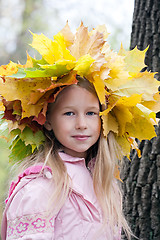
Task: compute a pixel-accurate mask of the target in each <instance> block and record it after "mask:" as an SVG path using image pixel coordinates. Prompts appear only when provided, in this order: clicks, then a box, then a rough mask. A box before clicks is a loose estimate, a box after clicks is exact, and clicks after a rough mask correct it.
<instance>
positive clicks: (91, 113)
mask: <svg viewBox="0 0 160 240" xmlns="http://www.w3.org/2000/svg"><path fill="white" fill-rule="evenodd" d="M96 114H97V113H95V112H87V115H89V116H93V115H96Z"/></svg>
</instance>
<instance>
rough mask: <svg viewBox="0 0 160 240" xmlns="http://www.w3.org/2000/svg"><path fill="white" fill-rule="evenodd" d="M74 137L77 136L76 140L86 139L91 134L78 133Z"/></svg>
mask: <svg viewBox="0 0 160 240" xmlns="http://www.w3.org/2000/svg"><path fill="white" fill-rule="evenodd" d="M73 138H75V139H76V140H80V141H85V140H87V139H88V138H89V136H88V135H76V136H73Z"/></svg>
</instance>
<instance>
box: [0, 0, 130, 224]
mask: <svg viewBox="0 0 160 240" xmlns="http://www.w3.org/2000/svg"><path fill="white" fill-rule="evenodd" d="M133 9H134V0H129V1H128V0H112V1H110V0H87V1H86V0H60V1H59V0H34V1H32V0H14V1H13V0H0V65H2V64H8V63H9V61H10V60H12V61H14V62H18V61H19V62H20V63H21V64H24V63H25V62H26V51H28V52H29V54H30V55H31V56H32V57H33V56H34V53H32V51H31V49H30V46H29V43H31V42H32V36H31V34H30V32H29V30H30V31H32V32H34V33H37V34H38V33H41V32H43V33H44V34H45V35H46V36H47V37H49V38H53V35H55V34H56V33H57V32H58V31H60V30H61V29H62V28H63V27H64V26H65V24H66V21H67V20H68V22H69V25H70V27H71V30H72V31H73V32H74V31H75V29H76V28H77V27H78V26H79V25H80V22H81V21H83V23H84V25H85V26H88V28H89V30H91V29H92V28H94V27H96V26H97V25H101V24H105V25H106V27H107V30H108V32H109V33H110V35H109V38H108V41H109V43H110V45H111V48H112V49H114V50H115V51H119V48H120V45H121V42H122V43H123V46H124V48H125V49H129V46H130V34H131V27H132V26H131V25H132V16H133ZM8 155H9V150H8V149H7V143H6V142H5V140H4V139H0V219H1V214H2V211H3V207H4V199H5V197H6V195H7V191H8V182H9V179H10V168H11V166H12V165H11V164H10V163H9V162H8Z"/></svg>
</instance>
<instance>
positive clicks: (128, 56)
mask: <svg viewBox="0 0 160 240" xmlns="http://www.w3.org/2000/svg"><path fill="white" fill-rule="evenodd" d="M147 50H148V47H147V48H146V49H145V50H143V51H140V50H138V48H137V47H135V48H134V49H133V50H131V51H125V50H124V49H123V46H122V45H121V49H120V51H119V55H121V56H125V58H124V61H125V63H126V70H127V71H128V72H129V74H130V75H131V76H135V75H136V74H137V73H138V72H140V71H141V70H142V69H143V68H144V67H145V66H146V65H145V63H144V59H145V53H146V52H147Z"/></svg>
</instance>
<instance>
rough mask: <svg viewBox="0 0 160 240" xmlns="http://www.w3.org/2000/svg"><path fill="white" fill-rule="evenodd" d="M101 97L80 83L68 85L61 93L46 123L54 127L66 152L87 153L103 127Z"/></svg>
mask: <svg viewBox="0 0 160 240" xmlns="http://www.w3.org/2000/svg"><path fill="white" fill-rule="evenodd" d="M99 110H100V109H99V101H98V99H97V97H96V96H95V95H93V94H92V93H90V92H89V91H87V90H86V89H84V88H82V87H79V86H77V85H71V86H69V87H67V88H65V89H64V90H63V91H62V92H61V93H60V94H59V95H58V97H57V99H56V101H55V103H54V104H53V106H52V108H51V112H50V113H49V116H48V120H47V122H46V124H45V126H46V128H47V129H48V130H53V132H54V134H55V137H56V138H57V140H58V141H59V142H60V143H61V144H62V148H63V150H64V152H65V153H67V154H69V155H71V156H74V157H86V153H87V150H88V149H89V148H90V147H91V146H92V145H94V144H95V143H96V141H97V140H98V138H99V135H100V131H101V120H100V117H99Z"/></svg>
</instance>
